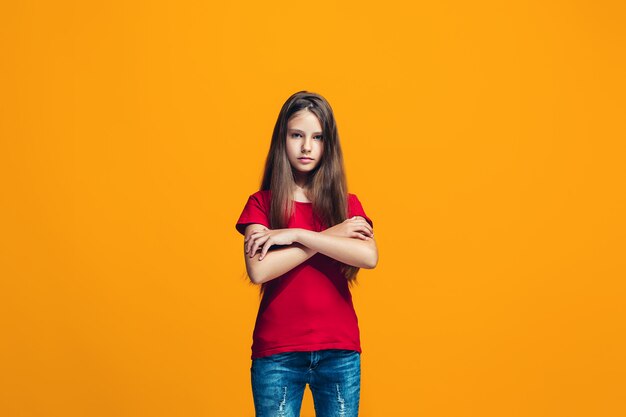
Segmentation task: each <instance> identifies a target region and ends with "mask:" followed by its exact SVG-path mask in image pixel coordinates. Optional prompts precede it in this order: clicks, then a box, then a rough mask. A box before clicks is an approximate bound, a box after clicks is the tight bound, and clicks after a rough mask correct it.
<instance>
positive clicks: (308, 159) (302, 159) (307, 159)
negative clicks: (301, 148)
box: [298, 157, 313, 161]
mask: <svg viewBox="0 0 626 417" xmlns="http://www.w3.org/2000/svg"><path fill="white" fill-rule="evenodd" d="M298 159H299V160H301V161H312V160H313V159H312V158H306V157H305V158H298Z"/></svg>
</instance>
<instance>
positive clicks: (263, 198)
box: [250, 190, 272, 207]
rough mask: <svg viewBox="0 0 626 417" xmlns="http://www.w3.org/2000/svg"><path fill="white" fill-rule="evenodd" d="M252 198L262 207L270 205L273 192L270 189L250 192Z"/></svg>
mask: <svg viewBox="0 0 626 417" xmlns="http://www.w3.org/2000/svg"><path fill="white" fill-rule="evenodd" d="M250 200H253V201H254V202H256V203H257V204H259V205H260V206H262V207H269V206H270V202H271V200H272V194H271V191H270V190H259V191H255V192H254V193H252V194H250Z"/></svg>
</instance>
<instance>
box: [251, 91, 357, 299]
mask: <svg viewBox="0 0 626 417" xmlns="http://www.w3.org/2000/svg"><path fill="white" fill-rule="evenodd" d="M302 110H304V111H310V112H311V113H313V114H314V115H315V116H316V117H317V119H318V120H319V122H320V125H321V126H322V142H323V144H324V151H323V154H322V159H321V161H320V164H319V165H318V166H317V167H316V168H315V170H314V171H312V172H311V173H310V174H309V176H308V179H307V184H306V188H307V190H308V194H307V197H308V198H309V199H310V200H311V202H312V207H313V213H315V214H316V215H317V217H318V218H319V219H320V220H321V221H322V223H323V224H324V225H325V226H326V227H332V226H334V225H336V224H338V223H341V222H343V221H344V220H345V219H346V218H347V217H348V189H347V181H346V174H345V169H344V163H343V154H342V152H341V144H340V142H339V133H338V131H337V123H336V122H335V116H334V114H333V110H332V108H331V106H330V104H329V103H328V101H326V99H325V98H324V97H322V96H321V95H319V94H316V93H312V92H309V91H298V92H297V93H294V94H293V95H291V97H289V98H288V99H287V101H285V103H284V104H283V107H282V108H281V109H280V113H279V114H278V119H277V120H276V124H275V125H274V132H273V133H272V142H271V144H270V149H269V152H268V154H267V159H266V161H265V170H264V174H263V179H262V181H261V188H260V189H261V190H271V207H270V216H269V217H270V219H269V220H270V228H271V229H282V228H285V227H287V223H288V220H289V218H290V217H291V214H292V213H293V209H294V203H293V190H294V186H295V180H294V174H293V169H292V167H291V164H290V163H289V159H288V158H287V151H286V139H287V122H288V121H289V119H291V117H292V116H293V115H294V114H295V113H297V112H299V111H302ZM341 271H342V273H343V274H344V276H345V277H346V279H347V280H348V284H349V286H353V285H354V284H356V283H357V282H356V276H357V274H358V272H359V268H357V267H354V266H351V265H347V264H344V263H341ZM265 286H266V283H265V282H264V283H263V284H261V292H260V294H263V291H264V290H265Z"/></svg>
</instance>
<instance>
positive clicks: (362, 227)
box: [236, 91, 378, 417]
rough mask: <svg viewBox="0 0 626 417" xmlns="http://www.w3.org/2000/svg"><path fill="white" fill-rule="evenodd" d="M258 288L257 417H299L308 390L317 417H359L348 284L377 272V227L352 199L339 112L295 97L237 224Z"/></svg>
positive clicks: (314, 99) (319, 100) (318, 100)
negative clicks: (363, 273)
mask: <svg viewBox="0 0 626 417" xmlns="http://www.w3.org/2000/svg"><path fill="white" fill-rule="evenodd" d="M236 228H237V231H239V232H240V233H241V234H243V235H245V240H244V252H245V262H246V270H247V273H248V276H249V277H250V280H251V281H252V282H253V283H255V284H260V287H261V288H260V289H261V295H262V299H261V304H260V306H259V311H258V315H257V319H256V324H255V328H254V333H253V344H252V364H251V368H250V373H251V380H252V394H253V398H254V407H255V410H256V416H257V417H275V416H287V417H296V416H299V415H300V407H301V405H302V397H303V394H304V389H305V387H306V384H309V387H310V389H311V393H312V395H313V402H314V405H315V413H316V416H317V417H331V416H332V417H335V416H343V417H356V416H357V415H358V410H359V397H360V387H361V346H360V338H359V327H358V320H357V316H356V313H355V310H354V306H353V304H352V295H351V293H350V290H349V286H348V284H351V285H352V284H354V283H355V279H356V275H357V272H358V271H359V268H368V269H371V268H374V267H375V266H376V264H377V263H378V249H377V247H376V242H375V241H374V233H373V222H372V220H371V219H370V218H369V217H368V216H367V215H366V214H365V212H364V211H363V207H362V205H361V203H360V201H359V199H358V198H357V196H356V195H355V194H350V193H348V192H347V186H346V177H345V173H344V164H343V156H342V152H341V146H340V143H339V135H338V132H337V126H336V123H335V118H334V115H333V111H332V109H331V107H330V105H329V104H328V102H327V101H326V100H325V99H324V98H323V97H322V96H320V95H319V94H315V93H311V92H307V91H300V92H298V93H295V94H293V95H292V96H291V97H289V99H287V101H286V102H285V104H283V107H282V109H281V111H280V113H279V115H278V120H277V121H276V125H275V126H274V132H273V134H272V142H271V144H270V149H269V154H268V156H267V159H266V163H265V172H264V176H263V180H262V183H261V188H260V190H259V191H257V192H255V193H254V194H252V195H250V196H249V198H248V201H247V203H246V205H245V207H244V209H243V212H242V213H241V215H240V217H239V220H238V221H237V224H236Z"/></svg>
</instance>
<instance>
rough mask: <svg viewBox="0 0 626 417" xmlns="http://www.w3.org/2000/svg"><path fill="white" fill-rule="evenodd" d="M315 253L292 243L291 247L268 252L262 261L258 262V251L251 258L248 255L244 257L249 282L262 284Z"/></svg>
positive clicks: (289, 269)
mask: <svg viewBox="0 0 626 417" xmlns="http://www.w3.org/2000/svg"><path fill="white" fill-rule="evenodd" d="M316 253H317V252H316V251H315V250H313V249H310V248H308V247H306V246H304V245H302V244H300V243H296V242H294V243H293V244H292V245H289V246H286V247H282V248H278V249H273V250H270V251H268V252H267V253H266V254H265V256H264V257H263V260H262V261H259V256H260V255H261V252H260V251H257V253H255V254H254V256H253V257H250V256H248V255H244V257H245V258H246V270H247V272H248V276H249V277H250V279H251V281H252V282H254V283H255V284H262V283H264V282H267V281H270V280H272V279H274V278H278V277H279V276H281V275H283V274H284V273H286V272H289V271H291V270H292V269H293V268H295V267H296V266H298V265H300V264H301V263H302V262H304V261H306V260H307V259H309V258H311V257H312V256H313V255H315V254H316Z"/></svg>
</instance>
